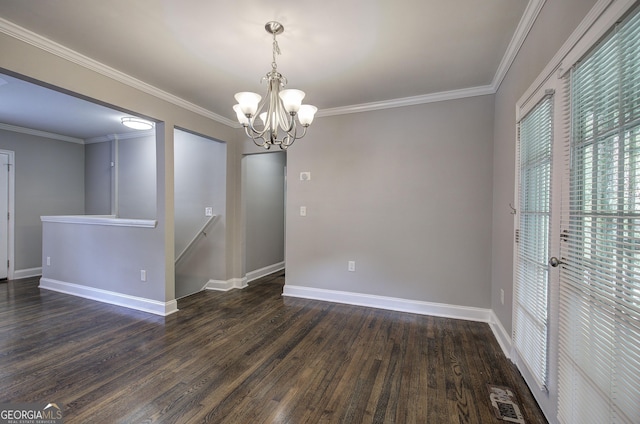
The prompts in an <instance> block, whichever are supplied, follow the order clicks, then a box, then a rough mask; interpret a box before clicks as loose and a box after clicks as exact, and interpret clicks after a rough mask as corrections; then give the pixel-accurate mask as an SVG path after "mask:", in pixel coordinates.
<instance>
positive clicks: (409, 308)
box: [282, 284, 492, 323]
mask: <svg viewBox="0 0 640 424" xmlns="http://www.w3.org/2000/svg"><path fill="white" fill-rule="evenodd" d="M282 295H283V296H290V297H301V298H305V299H315V300H324V301H328V302H336V303H346V304H349V305H358V306H368V307H371V308H379V309H388V310H392V311H400V312H411V313H414V314H420V315H434V316H438V317H445V318H456V319H464V320H468V321H479V322H487V323H490V322H491V314H492V311H491V309H483V308H474V307H469V306H457V305H447V304H444V303H432V302H423V301H418V300H409V299H400V298H395V297H386V296H375V295H370V294H362V293H351V292H343V291H336V290H324V289H316V288H311V287H302V286H292V285H288V284H285V285H284V290H283V293H282Z"/></svg>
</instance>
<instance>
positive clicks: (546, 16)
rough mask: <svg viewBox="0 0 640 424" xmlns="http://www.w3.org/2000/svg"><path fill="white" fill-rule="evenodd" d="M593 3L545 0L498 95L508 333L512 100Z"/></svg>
mask: <svg viewBox="0 0 640 424" xmlns="http://www.w3.org/2000/svg"><path fill="white" fill-rule="evenodd" d="M595 3H596V1H595V0H563V1H561V2H552V1H547V2H546V3H545V5H544V7H543V8H542V11H541V12H540V15H539V16H538V18H537V19H536V22H535V24H534V26H533V28H532V30H531V32H530V33H529V35H528V36H527V39H526V41H525V43H524V44H523V46H522V48H521V49H520V51H519V53H518V55H517V57H516V60H515V61H514V63H513V65H512V66H511V68H510V69H509V72H508V73H507V75H506V77H505V79H504V81H503V82H502V85H501V86H500V89H499V90H498V93H497V94H496V105H495V140H494V148H493V152H494V155H493V224H492V227H493V233H492V284H491V307H492V309H493V310H494V312H495V314H496V316H497V317H498V319H499V320H500V322H501V323H502V325H503V327H504V328H505V330H506V331H507V332H508V333H509V334H511V320H512V303H511V299H512V297H513V229H514V222H513V215H511V214H510V212H511V209H510V208H509V203H512V204H513V201H514V189H515V146H516V115H515V111H516V102H517V101H518V100H519V99H520V97H521V96H522V95H523V94H524V92H525V91H526V90H527V89H528V88H529V86H530V85H531V84H532V83H533V82H534V80H535V79H536V78H537V77H538V75H539V74H540V73H541V72H542V70H543V69H544V67H545V66H546V65H547V64H548V63H549V62H550V61H551V59H552V58H553V56H554V55H555V54H556V52H557V51H558V50H559V49H560V47H561V46H562V44H564V42H565V41H566V40H567V38H568V37H569V35H570V34H571V33H572V32H573V30H574V29H575V28H576V27H577V26H578V24H579V23H580V22H581V21H582V20H583V19H584V17H585V16H586V14H587V12H588V11H589V10H590V9H591V8H592V7H593V5H594V4H595ZM501 289H502V290H504V291H505V304H504V305H502V304H501V302H500V290H501Z"/></svg>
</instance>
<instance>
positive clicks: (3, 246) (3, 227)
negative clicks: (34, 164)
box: [0, 153, 9, 279]
mask: <svg viewBox="0 0 640 424" xmlns="http://www.w3.org/2000/svg"><path fill="white" fill-rule="evenodd" d="M8 262H9V155H7V154H5V153H0V279H5V278H7V276H8V271H9V264H8Z"/></svg>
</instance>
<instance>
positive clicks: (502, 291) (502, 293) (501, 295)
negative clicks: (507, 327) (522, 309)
mask: <svg viewBox="0 0 640 424" xmlns="http://www.w3.org/2000/svg"><path fill="white" fill-rule="evenodd" d="M500 303H502V304H503V305H504V289H500Z"/></svg>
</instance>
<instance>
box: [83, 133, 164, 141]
mask: <svg viewBox="0 0 640 424" xmlns="http://www.w3.org/2000/svg"><path fill="white" fill-rule="evenodd" d="M155 136H156V132H155V130H146V131H135V132H126V133H122V134H107V135H101V136H99V137H92V138H86V139H85V140H84V143H85V144H94V143H104V142H106V141H114V140H129V139H133V138H142V137H155Z"/></svg>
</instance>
